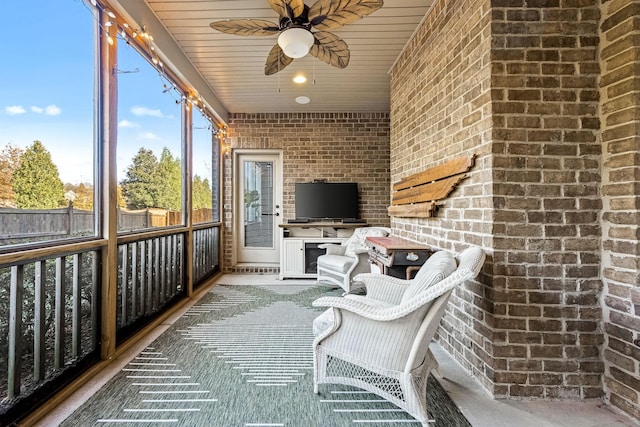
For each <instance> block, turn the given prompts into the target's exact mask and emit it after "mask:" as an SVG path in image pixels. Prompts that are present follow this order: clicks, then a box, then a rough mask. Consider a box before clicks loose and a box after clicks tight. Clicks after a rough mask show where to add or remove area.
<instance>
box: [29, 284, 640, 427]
mask: <svg viewBox="0 0 640 427" xmlns="http://www.w3.org/2000/svg"><path fill="white" fill-rule="evenodd" d="M217 282H218V283H225V284H235V285H243V284H244V285H254V284H265V283H268V282H274V283H279V284H282V283H283V281H281V280H278V279H277V276H275V275H255V274H252V275H249V274H246V275H241V274H234V275H223V276H222V277H221V278H219V279H218V280H217ZM301 282H304V281H300V280H286V281H284V283H291V284H292V285H293V284H300V283H301ZM195 302H196V301H193V303H195ZM191 305H192V304H191ZM188 308H189V307H184V308H183V309H182V310H180V311H179V312H178V313H176V314H175V315H174V316H172V317H171V318H169V319H167V321H165V322H164V323H163V324H162V325H161V326H159V327H158V328H156V329H155V330H154V331H153V332H152V333H151V334H149V335H148V336H146V337H145V338H144V339H142V340H140V341H139V342H138V343H136V345H134V346H133V347H132V348H130V349H129V350H128V351H127V352H126V354H124V355H123V356H122V357H120V358H118V359H117V360H114V362H113V363H112V364H111V365H110V366H109V367H108V368H107V369H104V370H103V371H102V372H101V373H100V375H98V376H96V378H94V379H93V380H91V381H90V382H89V383H88V384H86V385H85V386H84V387H83V388H81V389H80V390H78V391H77V392H76V393H74V394H73V395H72V396H71V397H70V398H68V399H67V400H66V401H65V402H64V403H63V404H61V405H60V406H58V407H57V408H56V409H55V410H53V411H51V412H50V413H49V414H48V415H47V417H45V418H44V419H42V420H40V421H39V422H38V423H37V424H35V426H37V427H51V426H56V425H58V424H60V423H61V422H62V421H63V420H64V419H66V418H67V417H68V416H69V415H70V414H71V413H72V412H73V411H74V410H75V409H76V408H77V407H79V406H80V405H82V403H84V402H85V401H86V400H87V399H88V398H89V397H90V396H91V395H92V394H94V393H95V392H96V391H97V390H98V389H100V387H102V386H103V385H104V384H105V383H106V382H107V381H109V379H110V378H111V377H112V376H113V375H115V374H116V373H118V372H119V371H120V370H121V369H122V368H123V367H124V366H125V365H126V364H127V363H128V362H129V361H130V360H131V359H133V357H135V356H136V355H137V354H138V353H139V352H140V351H142V350H143V349H144V348H145V347H146V346H148V345H149V344H150V343H151V342H152V341H153V340H155V339H156V338H157V337H158V336H159V335H160V334H162V332H164V331H165V330H166V329H167V328H168V327H169V326H170V325H171V324H172V323H173V322H175V321H176V319H178V318H179V317H180V316H181V315H182V314H183V313H184V312H185V311H187V310H188ZM431 347H432V351H433V353H434V355H435V356H436V359H437V360H438V363H439V364H440V368H439V371H440V374H441V375H442V377H441V378H438V380H439V381H440V383H441V384H442V386H443V387H444V389H445V390H446V391H447V393H449V395H450V396H451V398H452V399H453V401H454V402H456V404H457V405H458V407H459V408H460V410H461V411H462V413H463V414H464V415H465V417H466V418H467V419H468V420H469V422H470V423H471V424H472V425H473V426H474V427H633V426H640V423H638V422H635V421H633V420H631V419H630V418H628V417H627V416H625V415H624V414H621V413H619V412H618V411H616V410H615V408H612V407H609V406H607V405H605V404H604V403H603V402H602V401H600V400H589V401H582V402H576V401H561V402H560V401H541V400H495V399H492V398H491V397H490V396H489V395H488V394H487V392H486V391H485V390H484V389H482V387H481V386H480V385H479V384H478V383H477V382H476V381H475V380H474V379H473V378H472V377H471V376H469V374H468V373H467V372H465V370H464V369H463V368H462V366H461V365H460V364H458V363H457V362H456V361H455V360H453V358H452V357H451V356H449V354H448V353H446V352H445V351H444V350H443V349H442V348H441V347H440V346H439V345H437V344H436V343H433V344H432V345H431Z"/></svg>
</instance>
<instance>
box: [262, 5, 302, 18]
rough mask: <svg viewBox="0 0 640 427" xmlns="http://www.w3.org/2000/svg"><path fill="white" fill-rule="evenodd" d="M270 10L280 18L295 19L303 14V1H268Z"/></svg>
mask: <svg viewBox="0 0 640 427" xmlns="http://www.w3.org/2000/svg"><path fill="white" fill-rule="evenodd" d="M269 4H270V5H271V8H272V9H273V10H275V11H276V12H278V15H280V16H286V17H287V18H289V19H293V18H297V17H298V16H300V15H302V12H304V0H269Z"/></svg>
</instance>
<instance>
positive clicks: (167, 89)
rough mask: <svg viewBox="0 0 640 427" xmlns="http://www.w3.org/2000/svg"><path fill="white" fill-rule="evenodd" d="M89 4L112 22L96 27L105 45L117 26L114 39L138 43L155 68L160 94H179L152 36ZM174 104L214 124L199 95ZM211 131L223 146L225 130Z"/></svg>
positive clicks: (97, 4) (94, 3)
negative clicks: (184, 104) (196, 112)
mask: <svg viewBox="0 0 640 427" xmlns="http://www.w3.org/2000/svg"><path fill="white" fill-rule="evenodd" d="M89 3H90V4H91V5H92V6H93V7H94V8H95V9H98V10H99V11H102V12H103V13H104V14H106V15H107V16H108V17H109V18H111V19H112V20H113V21H112V20H107V21H106V22H105V23H104V24H101V23H100V22H98V25H99V26H100V28H101V29H102V31H104V33H105V35H106V40H107V43H109V45H113V44H114V43H115V39H114V37H113V36H112V35H111V28H112V27H114V26H119V29H117V30H116V31H115V37H116V38H120V39H121V40H123V41H124V42H126V43H127V44H130V42H131V41H132V40H138V41H139V42H138V43H139V45H140V47H141V48H142V50H143V51H144V53H145V55H147V58H148V59H149V60H150V62H151V63H152V64H153V65H154V66H155V68H156V70H157V71H158V75H159V77H160V80H161V81H162V88H163V90H162V92H163V93H169V94H170V95H171V96H174V94H173V92H174V91H176V92H178V93H181V91H180V90H179V89H178V88H177V87H176V85H175V84H174V83H172V82H171V81H170V80H169V79H168V78H167V76H166V75H165V71H164V63H163V62H162V60H161V59H160V57H159V56H158V53H157V49H156V46H155V44H154V41H153V35H151V34H150V33H149V31H148V30H147V28H146V27H145V26H144V25H143V26H142V28H135V27H133V26H131V25H130V24H129V23H128V22H124V19H122V18H121V19H118V17H117V15H116V14H115V13H114V12H113V11H112V10H110V9H108V8H107V7H106V6H104V5H103V4H101V3H100V2H99V1H98V0H89ZM83 4H84V5H85V6H87V8H88V9H90V7H89V6H88V4H87V3H84V2H83ZM140 40H141V43H140ZM116 71H117V70H116ZM132 72H133V71H132ZM136 72H137V70H136ZM175 102H176V104H180V103H181V102H184V103H186V104H187V107H188V108H190V107H191V106H194V107H195V108H197V109H198V110H200V112H201V113H202V115H203V116H204V117H205V118H206V119H207V120H208V121H209V123H213V122H214V120H213V119H212V118H211V115H210V114H209V112H208V110H207V107H206V105H205V102H204V100H203V98H202V97H201V96H200V95H198V94H191V95H189V96H185V95H181V96H180V97H179V98H177V99H175ZM211 130H212V133H213V134H214V136H215V137H217V138H218V139H219V140H220V141H221V143H222V144H223V145H224V141H225V138H226V133H227V131H226V128H225V127H223V126H219V127H218V128H215V129H211ZM228 150H229V147H227V153H228Z"/></svg>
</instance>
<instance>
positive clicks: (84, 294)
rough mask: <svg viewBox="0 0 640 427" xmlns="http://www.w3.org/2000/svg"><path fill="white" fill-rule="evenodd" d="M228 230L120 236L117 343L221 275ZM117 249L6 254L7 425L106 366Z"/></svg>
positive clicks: (1, 322) (1, 400)
mask: <svg viewBox="0 0 640 427" xmlns="http://www.w3.org/2000/svg"><path fill="white" fill-rule="evenodd" d="M220 226H221V225H220V224H219V223H215V224H213V223H208V224H200V225H197V226H194V227H193V229H191V230H190V229H189V228H188V227H176V228H164V229H158V230H151V231H146V232H144V233H139V234H133V235H123V236H120V237H118V239H117V254H118V255H117V257H118V259H117V264H116V268H117V271H115V272H113V274H116V277H117V300H116V302H115V305H116V307H115V310H114V312H115V317H116V319H115V322H116V332H115V334H116V336H115V337H112V338H114V339H115V341H116V343H118V342H122V341H123V340H124V339H125V338H127V337H129V336H131V335H132V334H133V333H134V332H136V331H137V330H139V329H140V328H142V327H143V326H145V325H146V324H148V323H149V322H150V321H151V320H153V319H154V318H156V317H157V316H158V315H159V314H160V313H161V312H162V311H164V310H165V309H167V308H168V307H169V306H171V304H172V303H174V302H176V301H177V300H179V299H180V298H181V297H185V296H186V295H187V291H188V287H189V286H190V285H191V286H193V287H195V286H197V285H199V284H201V283H204V282H205V281H206V279H208V278H209V277H211V276H212V274H213V273H215V272H217V271H219V267H220V266H219V262H220V259H219V258H220V255H219V251H220V247H219V245H220ZM188 236H192V242H191V244H189V242H188V241H187V239H188ZM108 246H109V245H108V242H107V241H106V240H104V239H96V240H92V241H86V242H80V243H70V244H66V245H65V244H59V245H53V246H49V247H41V248H37V249H33V250H28V251H22V252H14V253H8V254H1V253H0V419H2V418H3V416H4V415H6V414H7V413H8V412H11V411H19V412H20V413H24V411H25V410H27V408H28V407H29V405H30V404H31V405H32V404H33V403H30V402H37V401H38V399H40V398H42V396H46V395H48V394H50V391H51V386H52V385H54V386H55V384H62V383H64V382H65V381H68V380H69V379H70V378H72V377H73V376H74V375H77V374H78V373H80V372H82V370H83V369H87V368H88V367H89V366H90V365H91V364H93V363H97V362H98V361H99V358H100V339H99V336H100V333H101V329H100V327H101V324H103V325H104V323H105V322H107V323H110V322H114V319H113V316H110V315H109V314H107V313H102V312H101V304H100V301H101V299H102V298H103V296H102V294H101V291H102V290H103V289H104V284H103V283H102V281H103V278H102V277H101V271H102V270H103V268H104V267H105V266H101V260H102V259H103V252H105V253H106V249H107V248H108ZM187 251H191V252H192V256H191V259H192V265H190V266H188V265H187V264H186V260H187V259H189V257H187ZM188 269H191V271H188ZM188 273H190V274H188ZM189 276H191V277H190V278H189ZM38 396H40V397H38ZM0 424H2V423H1V422H0Z"/></svg>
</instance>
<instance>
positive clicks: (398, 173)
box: [391, 0, 493, 390]
mask: <svg viewBox="0 0 640 427" xmlns="http://www.w3.org/2000/svg"><path fill="white" fill-rule="evenodd" d="M487 4H488V2H486V1H484V0H446V1H438V2H436V3H435V5H434V6H433V7H432V9H431V11H430V12H429V14H428V15H427V17H426V19H425V21H424V23H423V25H422V27H420V28H419V30H418V31H417V32H416V33H415V35H414V37H413V39H412V41H411V42H410V43H409V45H408V46H407V48H406V51H405V52H404V53H403V54H402V55H401V56H400V57H399V58H398V60H397V62H396V64H395V66H394V67H393V69H392V75H391V181H392V182H396V181H398V180H400V179H401V178H404V177H405V176H407V175H410V174H413V173H416V172H419V171H421V170H424V169H426V168H429V167H432V166H435V165H438V164H440V163H444V162H445V161H447V160H450V159H451V158H454V157H458V156H460V155H463V154H464V155H471V154H475V155H476V156H477V159H476V165H475V166H474V168H473V169H472V170H471V172H470V174H469V175H470V176H469V178H467V179H465V180H464V181H463V182H462V183H461V185H459V186H458V188H457V189H456V190H455V191H454V192H453V193H452V194H451V195H450V196H449V197H448V198H447V199H446V200H444V201H443V204H442V206H441V207H440V209H439V211H438V213H437V216H436V217H435V218H432V219H413V218H392V227H393V229H394V230H393V231H394V234H396V235H399V236H403V237H405V238H407V239H410V240H415V241H419V242H424V243H426V244H428V245H431V246H433V247H437V248H443V249H450V250H460V249H462V248H464V247H466V246H467V245H469V244H474V245H479V246H482V247H484V248H486V249H487V252H488V253H489V255H490V252H491V247H492V235H491V234H492V227H493V225H492V216H493V212H492V209H493V206H492V192H493V188H492V181H493V178H492V174H491V163H492V158H491V145H490V142H491V124H492V123H491V96H490V95H491V94H490V83H491V61H490V55H489V51H490V46H491V37H490V29H491V27H490V18H491V16H490V13H489V12H490V11H489V8H488V6H487ZM461 34H462V35H463V36H462V37H461V36H460V35H461ZM416 70H417V71H416ZM491 268H492V267H491V257H490V256H489V257H488V259H487V262H486V264H485V267H484V269H483V273H482V275H481V276H482V277H481V283H476V284H474V285H469V286H466V287H465V288H463V289H458V290H456V293H454V294H453V296H452V298H451V300H450V303H449V306H448V313H447V315H446V316H445V317H444V319H443V323H442V328H441V329H440V340H439V341H440V343H441V344H442V345H443V347H444V348H445V349H446V350H447V351H448V352H449V353H451V354H453V355H454V356H455V357H456V358H457V359H458V361H460V362H461V363H462V364H463V365H464V366H465V367H466V368H467V369H469V370H470V371H472V373H473V374H474V375H475V376H476V377H477V378H478V379H480V381H482V382H483V384H484V385H485V387H486V388H487V389H489V390H491V388H492V384H491V381H490V380H488V378H489V377H490V375H491V373H490V372H491V369H492V367H491V362H490V361H487V355H486V350H485V348H486V347H487V346H488V345H490V343H491V342H492V339H493V337H492V332H491V331H490V330H489V328H488V323H489V321H490V318H491V313H490V308H488V307H487V293H489V292H490V287H489V286H488V285H489V283H490V281H491V279H490V276H489V275H490V272H491Z"/></svg>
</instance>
